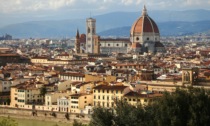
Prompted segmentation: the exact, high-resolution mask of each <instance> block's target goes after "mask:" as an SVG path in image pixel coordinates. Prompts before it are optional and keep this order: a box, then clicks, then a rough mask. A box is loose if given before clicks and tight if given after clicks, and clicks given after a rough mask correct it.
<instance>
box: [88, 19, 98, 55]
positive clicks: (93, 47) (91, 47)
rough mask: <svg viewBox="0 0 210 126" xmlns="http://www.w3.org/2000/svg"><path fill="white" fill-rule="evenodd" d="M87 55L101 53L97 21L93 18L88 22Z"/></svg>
mask: <svg viewBox="0 0 210 126" xmlns="http://www.w3.org/2000/svg"><path fill="white" fill-rule="evenodd" d="M86 32H87V33H86V36H87V37H86V53H95V54H98V53H100V48H99V45H100V44H99V43H100V41H99V39H100V37H99V36H97V35H96V20H95V19H93V18H88V19H87V20H86Z"/></svg>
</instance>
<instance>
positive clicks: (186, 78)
mask: <svg viewBox="0 0 210 126" xmlns="http://www.w3.org/2000/svg"><path fill="white" fill-rule="evenodd" d="M184 81H190V73H189V72H185V73H184Z"/></svg>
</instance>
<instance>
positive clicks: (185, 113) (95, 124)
mask: <svg viewBox="0 0 210 126" xmlns="http://www.w3.org/2000/svg"><path fill="white" fill-rule="evenodd" d="M209 94H210V93H209V91H206V90H204V89H200V88H188V89H179V88H178V89H176V91H175V92H173V93H167V92H165V93H164V95H163V97H161V98H158V99H156V100H154V102H153V104H149V105H148V106H145V107H142V106H140V105H139V106H136V107H135V106H132V105H129V104H128V103H127V102H124V101H117V102H116V108H113V109H111V110H112V111H110V110H107V109H105V108H100V107H99V108H94V113H93V114H92V119H91V122H90V125H92V126H154V125H155V126H208V125H209V124H210V97H209V96H210V95H209Z"/></svg>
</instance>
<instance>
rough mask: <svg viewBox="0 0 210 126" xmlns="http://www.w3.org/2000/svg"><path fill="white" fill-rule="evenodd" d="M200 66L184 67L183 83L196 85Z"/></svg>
mask: <svg viewBox="0 0 210 126" xmlns="http://www.w3.org/2000/svg"><path fill="white" fill-rule="evenodd" d="M198 74H199V69H198V68H195V67H194V68H183V69H182V84H183V85H184V84H189V85H194V84H196V80H197V78H198Z"/></svg>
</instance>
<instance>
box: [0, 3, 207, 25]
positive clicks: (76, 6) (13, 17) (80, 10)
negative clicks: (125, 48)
mask: <svg viewBox="0 0 210 126" xmlns="http://www.w3.org/2000/svg"><path fill="white" fill-rule="evenodd" d="M144 5H146V7H147V9H148V12H149V11H154V10H169V11H170V10H171V11H182V10H197V9H206V10H209V6H210V1H206V0H199V1H197V0H174V1H171V0H101V1H97V0H88V1H87V0H45V1H43V0H33V1H32V0H7V1H5V0H0V18H1V21H0V27H4V26H7V25H9V24H14V23H22V22H28V21H43V20H64V19H78V18H86V17H90V16H96V15H101V14H106V13H111V12H137V11H141V10H142V8H143V6H144Z"/></svg>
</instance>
